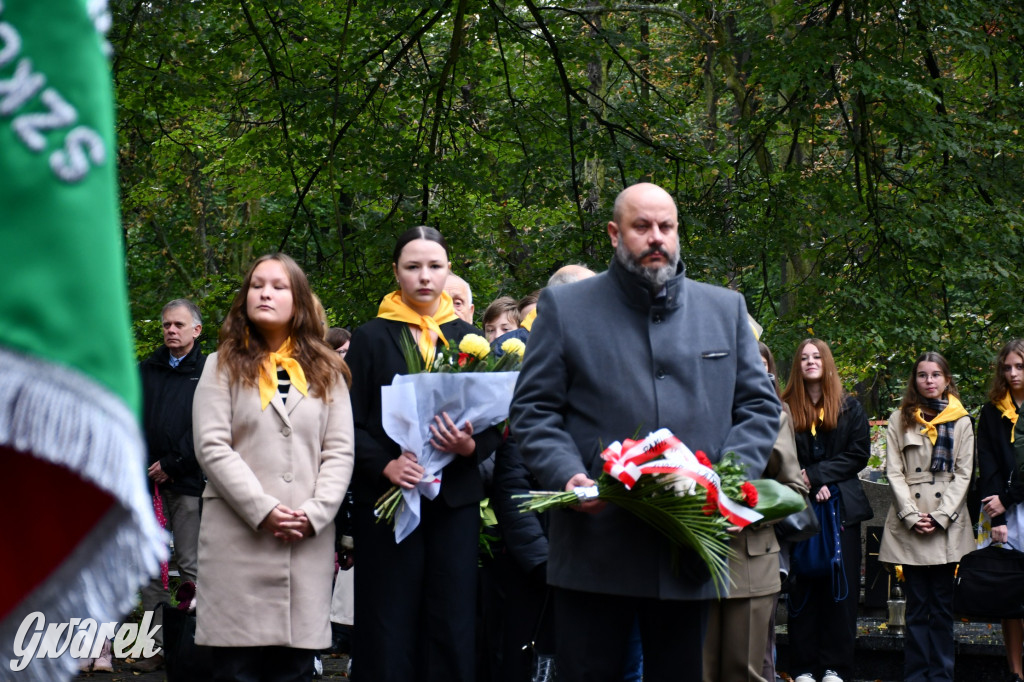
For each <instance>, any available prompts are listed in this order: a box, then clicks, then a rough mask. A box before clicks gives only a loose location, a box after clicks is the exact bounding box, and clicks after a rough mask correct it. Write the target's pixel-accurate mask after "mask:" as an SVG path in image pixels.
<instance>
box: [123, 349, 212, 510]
mask: <svg viewBox="0 0 1024 682" xmlns="http://www.w3.org/2000/svg"><path fill="white" fill-rule="evenodd" d="M169 358H170V351H169V350H168V349H167V346H161V347H160V348H158V349H157V350H156V352H154V353H153V354H152V355H151V356H149V357H148V358H147V359H145V360H143V361H142V362H141V363H139V373H140V374H141V375H142V426H143V429H144V430H145V433H146V447H147V449H148V450H149V464H150V465H152V464H153V463H154V462H156V461H158V460H159V462H160V467H161V468H162V469H163V470H164V472H165V473H166V474H167V475H168V476H170V477H171V481H170V482H169V483H163V484H161V485H160V488H161V489H162V490H166V491H168V492H173V493H178V494H179V495H196V496H198V495H201V494H202V493H203V485H204V483H203V472H202V470H201V469H200V468H199V463H198V462H197V461H196V451H195V446H194V444H193V442H192V396H193V395H194V394H195V392H196V386H198V385H199V377H200V376H202V374H203V366H204V365H205V364H206V356H205V355H203V353H202V351H201V350H200V349H199V344H198V343H197V344H195V345H193V346H192V350H190V351H189V353H188V355H186V356H185V357H183V358H182V359H181V362H180V363H179V364H178V366H177V367H171V365H170V360H169Z"/></svg>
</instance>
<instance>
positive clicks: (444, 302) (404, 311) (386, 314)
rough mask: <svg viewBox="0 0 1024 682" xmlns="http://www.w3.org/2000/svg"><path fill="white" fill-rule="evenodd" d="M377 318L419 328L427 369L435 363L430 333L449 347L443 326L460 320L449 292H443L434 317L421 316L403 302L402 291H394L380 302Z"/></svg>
mask: <svg viewBox="0 0 1024 682" xmlns="http://www.w3.org/2000/svg"><path fill="white" fill-rule="evenodd" d="M377 317H382V318H384V319H385V320H394V321H395V322H405V323H406V324H413V325H416V326H417V327H419V328H420V341H419V347H420V355H422V356H423V362H425V363H426V364H427V367H430V366H431V365H432V364H433V363H434V348H435V346H434V342H433V341H432V340H431V338H430V332H434V333H435V334H437V338H438V340H440V341H441V343H443V344H444V345H445V346H447V345H448V339H446V338H444V334H443V333H442V332H441V325H442V324H444V323H445V322H451V321H452V320H457V319H459V318H458V315H456V314H455V304H454V303H452V297H451V296H449V295H448V292H447V291H442V292H441V298H440V300H439V301H438V305H437V312H435V313H434V314H433V315H420V314H419V313H418V312H416V311H415V310H413V309H412V308H410V307H409V306H408V305H406V304H405V301H403V300H402V292H401V291H393V292H391V293H390V294H388V295H387V296H385V297H384V300H383V301H381V302H380V308H379V309H378V310H377Z"/></svg>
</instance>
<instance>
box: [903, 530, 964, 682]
mask: <svg viewBox="0 0 1024 682" xmlns="http://www.w3.org/2000/svg"><path fill="white" fill-rule="evenodd" d="M937 532H942V531H941V529H940V530H939V531H937ZM955 571H956V564H939V565H938V566H908V565H907V564H903V576H904V578H906V590H907V636H906V644H905V645H904V649H903V656H904V659H903V661H904V663H903V679H904V680H906V682H922V681H927V682H932V681H934V682H940V681H948V682H952V680H953V667H954V664H955V662H956V640H955V639H954V636H953V575H954V573H955Z"/></svg>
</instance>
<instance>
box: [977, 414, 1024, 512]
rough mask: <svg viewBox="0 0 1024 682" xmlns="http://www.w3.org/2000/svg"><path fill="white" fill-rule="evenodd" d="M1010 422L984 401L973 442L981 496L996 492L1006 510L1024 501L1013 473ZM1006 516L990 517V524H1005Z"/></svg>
mask: <svg viewBox="0 0 1024 682" xmlns="http://www.w3.org/2000/svg"><path fill="white" fill-rule="evenodd" d="M1012 429H1013V422H1011V421H1010V420H1009V419H1006V418H1005V417H1003V413H1002V412H1001V411H1000V410H999V408H998V407H996V406H995V405H993V404H992V403H991V402H987V403H985V405H984V406H982V408H981V415H980V416H979V417H978V435H977V436H976V437H975V439H974V442H975V444H976V446H977V448H978V469H979V472H980V474H979V478H978V488H979V490H980V492H981V499H984V498H986V497H988V496H989V495H999V501H1000V502H1001V503H1002V505H1003V506H1004V507H1006V508H1007V509H1009V508H1010V507H1012V506H1013V505H1015V504H1020V503H1021V502H1024V485H1022V484H1021V482H1020V481H1019V480H1018V479H1019V477H1018V476H1017V474H1016V471H1015V470H1016V468H1017V464H1016V458H1015V457H1014V454H1013V444H1011V443H1010V432H1011V430H1012ZM1005 525H1006V516H1005V515H1000V516H997V517H995V518H994V519H992V526H993V527H995V526H1005Z"/></svg>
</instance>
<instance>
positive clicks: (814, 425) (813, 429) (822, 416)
mask: <svg viewBox="0 0 1024 682" xmlns="http://www.w3.org/2000/svg"><path fill="white" fill-rule="evenodd" d="M823 421H825V408H824V407H823V408H821V409H820V410H818V418H817V419H815V420H814V421H812V422H811V438H814V437H815V436H817V435H818V426H817V425H818V422H823Z"/></svg>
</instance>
